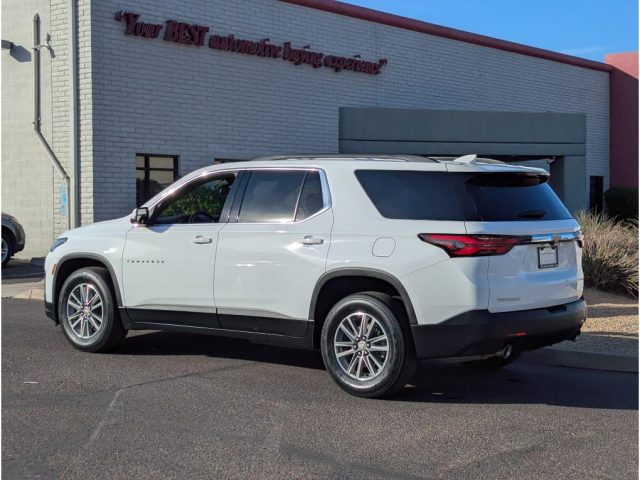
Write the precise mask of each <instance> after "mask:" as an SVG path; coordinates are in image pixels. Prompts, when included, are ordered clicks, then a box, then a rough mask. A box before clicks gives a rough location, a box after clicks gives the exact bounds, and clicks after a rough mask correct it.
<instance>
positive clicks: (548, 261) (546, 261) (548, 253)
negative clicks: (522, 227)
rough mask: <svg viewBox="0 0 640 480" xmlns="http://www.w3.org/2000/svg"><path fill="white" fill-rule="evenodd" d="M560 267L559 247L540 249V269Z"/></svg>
mask: <svg viewBox="0 0 640 480" xmlns="http://www.w3.org/2000/svg"><path fill="white" fill-rule="evenodd" d="M557 266H558V247H551V246H547V247H538V268H555V267H557Z"/></svg>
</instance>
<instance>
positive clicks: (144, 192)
mask: <svg viewBox="0 0 640 480" xmlns="http://www.w3.org/2000/svg"><path fill="white" fill-rule="evenodd" d="M177 179H178V157H175V156H164V155H142V154H140V155H136V202H137V206H140V205H142V204H143V203H145V202H146V201H147V200H149V199H150V198H152V197H154V196H155V195H156V194H158V193H160V192H161V191H162V190H164V189H165V188H167V187H168V186H169V185H171V184H172V183H173V182H175V181H176V180H177Z"/></svg>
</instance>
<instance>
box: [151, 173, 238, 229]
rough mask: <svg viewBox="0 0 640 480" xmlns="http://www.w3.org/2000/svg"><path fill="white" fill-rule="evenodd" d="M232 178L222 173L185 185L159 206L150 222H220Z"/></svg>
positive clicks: (231, 174) (233, 177) (233, 176)
mask: <svg viewBox="0 0 640 480" xmlns="http://www.w3.org/2000/svg"><path fill="white" fill-rule="evenodd" d="M235 178H236V176H235V174H234V173H223V174H218V175H214V176H212V177H209V178H207V179H205V180H200V181H194V182H192V183H191V184H189V185H186V186H185V187H184V188H183V189H181V190H179V191H178V192H176V193H175V197H174V198H171V199H169V200H168V201H166V202H164V204H163V205H161V206H160V207H159V208H160V210H159V212H158V214H157V216H156V219H155V222H154V223H161V224H174V223H218V222H220V219H221V216H222V212H223V210H224V207H225V204H226V202H227V200H228V198H229V192H230V191H231V186H232V185H233V183H234V181H235Z"/></svg>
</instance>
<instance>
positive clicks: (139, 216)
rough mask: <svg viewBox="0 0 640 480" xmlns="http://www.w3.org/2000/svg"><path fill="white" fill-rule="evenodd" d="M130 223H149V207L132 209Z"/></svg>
mask: <svg viewBox="0 0 640 480" xmlns="http://www.w3.org/2000/svg"><path fill="white" fill-rule="evenodd" d="M131 223H137V224H139V225H147V224H148V223H149V208H148V207H140V208H136V209H135V210H134V211H133V216H132V217H131Z"/></svg>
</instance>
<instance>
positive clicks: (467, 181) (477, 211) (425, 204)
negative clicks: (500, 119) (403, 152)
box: [355, 170, 572, 222]
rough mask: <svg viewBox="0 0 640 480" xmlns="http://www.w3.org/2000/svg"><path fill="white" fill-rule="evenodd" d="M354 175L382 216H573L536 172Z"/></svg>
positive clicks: (373, 172) (370, 172) (483, 218)
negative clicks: (532, 173) (531, 173)
mask: <svg viewBox="0 0 640 480" xmlns="http://www.w3.org/2000/svg"><path fill="white" fill-rule="evenodd" d="M355 174H356V178H357V179H358V181H359V182H360V184H361V185H362V188H363V189H364V191H365V192H366V194H367V196H368V197H369V198H370V199H371V202H372V203H373V204H374V206H375V207H376V209H377V210H378V211H379V212H380V214H381V215H382V216H383V217H385V218H390V219H404V220H449V221H452V220H453V221H463V220H468V221H487V222H491V221H494V222H495V221H520V220H529V221H531V220H561V219H568V218H572V217H571V214H570V213H569V211H568V210H567V209H566V207H565V206H564V205H563V204H562V202H561V201H560V199H559V198H558V197H557V196H556V194H555V193H554V192H553V190H552V189H551V187H550V186H549V185H548V184H547V183H546V177H543V176H539V175H530V174H524V175H523V174H510V173H506V174H503V173H495V174H494V173H492V174H468V173H448V172H424V171H406V170H357V171H356V172H355Z"/></svg>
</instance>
